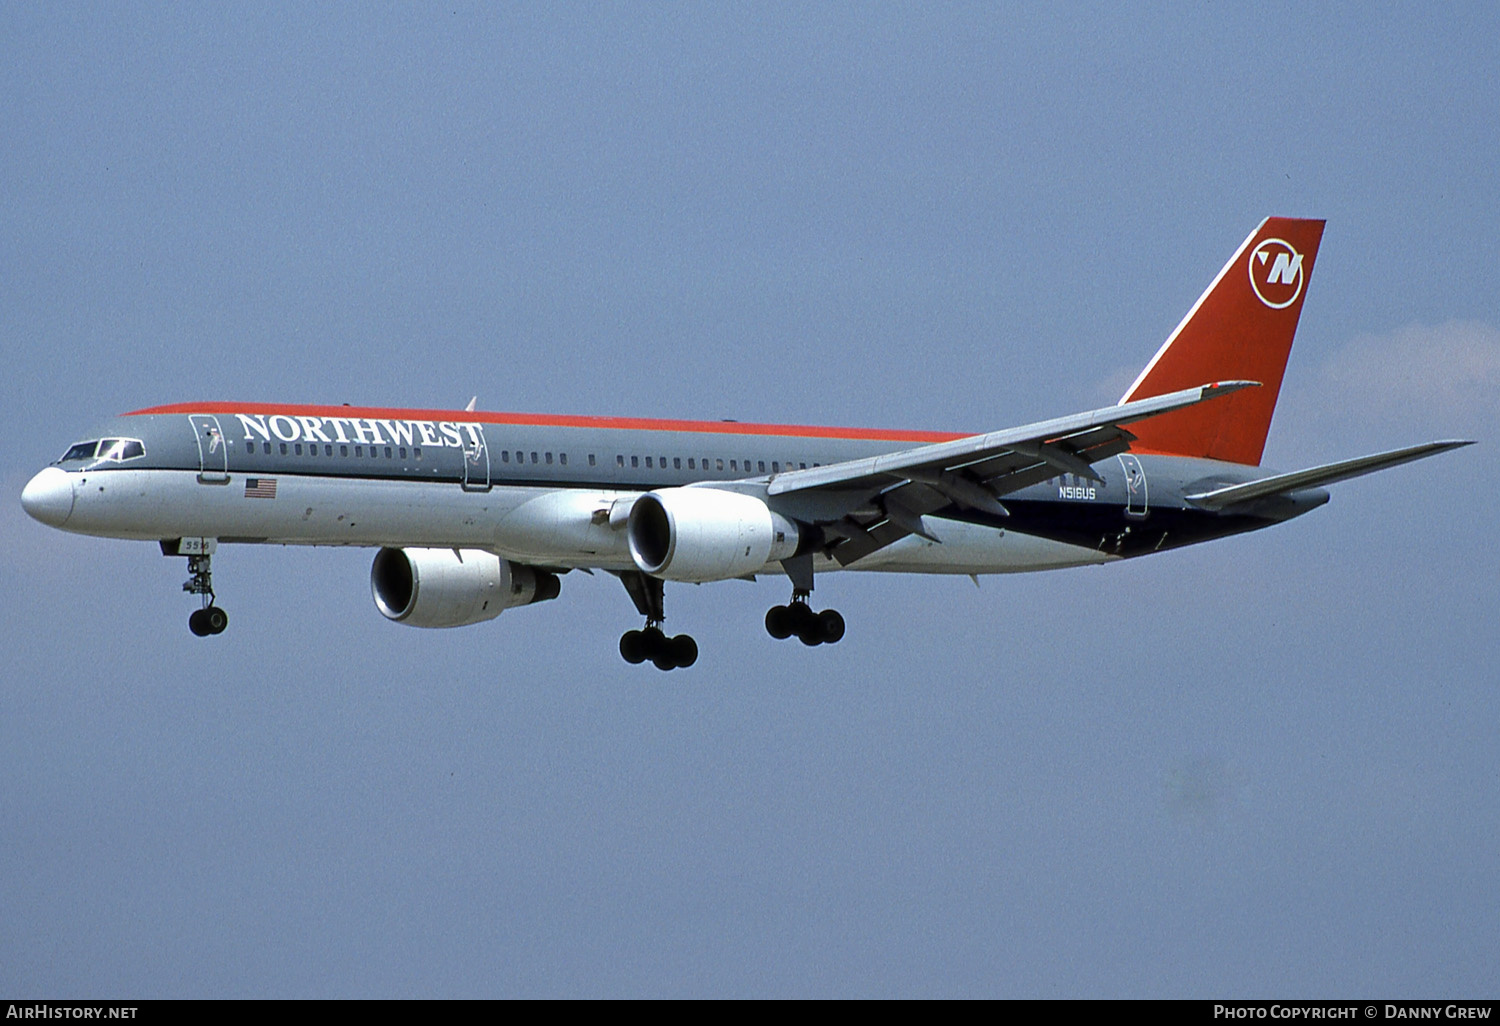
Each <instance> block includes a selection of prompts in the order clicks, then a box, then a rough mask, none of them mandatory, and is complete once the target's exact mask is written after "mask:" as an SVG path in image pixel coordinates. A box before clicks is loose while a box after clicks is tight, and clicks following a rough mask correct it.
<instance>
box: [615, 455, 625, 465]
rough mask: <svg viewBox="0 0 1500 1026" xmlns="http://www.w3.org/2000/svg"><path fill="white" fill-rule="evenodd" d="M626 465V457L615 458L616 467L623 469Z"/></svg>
mask: <svg viewBox="0 0 1500 1026" xmlns="http://www.w3.org/2000/svg"><path fill="white" fill-rule="evenodd" d="M624 465H625V457H624V456H616V457H615V466H617V467H623V466H624Z"/></svg>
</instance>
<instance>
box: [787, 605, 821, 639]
mask: <svg viewBox="0 0 1500 1026" xmlns="http://www.w3.org/2000/svg"><path fill="white" fill-rule="evenodd" d="M786 608H787V613H788V614H790V617H791V619H790V621H789V622H790V623H791V625H792V633H793V634H795V635H797V636H798V637H801V636H802V635H803V634H805V633H806V632H807V631H808V630H809V629H813V630H816V629H817V625H818V614H817V613H814V612H813V611H812V610H811V609H810V608H808V605H807V603H806V602H793V603H792V604H791V605H789V606H787V607H786Z"/></svg>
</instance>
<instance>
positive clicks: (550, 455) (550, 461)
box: [547, 452, 552, 467]
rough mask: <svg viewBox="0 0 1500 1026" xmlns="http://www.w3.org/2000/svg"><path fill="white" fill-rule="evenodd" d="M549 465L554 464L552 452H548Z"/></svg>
mask: <svg viewBox="0 0 1500 1026" xmlns="http://www.w3.org/2000/svg"><path fill="white" fill-rule="evenodd" d="M547 466H549V467H550V466H552V454H551V453H550V452H549V453H548V454H547Z"/></svg>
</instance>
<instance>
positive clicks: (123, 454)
mask: <svg viewBox="0 0 1500 1026" xmlns="http://www.w3.org/2000/svg"><path fill="white" fill-rule="evenodd" d="M144 455H146V446H145V443H143V442H142V441H141V440H140V439H138V438H105V439H103V440H100V441H93V442H79V443H77V444H76V445H74V446H73V447H72V448H70V449H69V450H68V451H67V452H65V453H63V456H62V459H60V460H58V462H59V463H66V462H67V461H68V460H92V459H99V460H109V461H111V462H113V463H123V462H124V461H125V460H133V459H135V458H136V457H137V456H144Z"/></svg>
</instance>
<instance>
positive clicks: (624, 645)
mask: <svg viewBox="0 0 1500 1026" xmlns="http://www.w3.org/2000/svg"><path fill="white" fill-rule="evenodd" d="M620 657H621V658H622V659H624V660H625V661H626V662H627V663H630V664H631V665H632V666H635V665H637V664H640V663H644V662H645V661H646V641H645V639H644V638H642V637H641V632H640V631H626V632H625V633H624V634H621V635H620Z"/></svg>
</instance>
